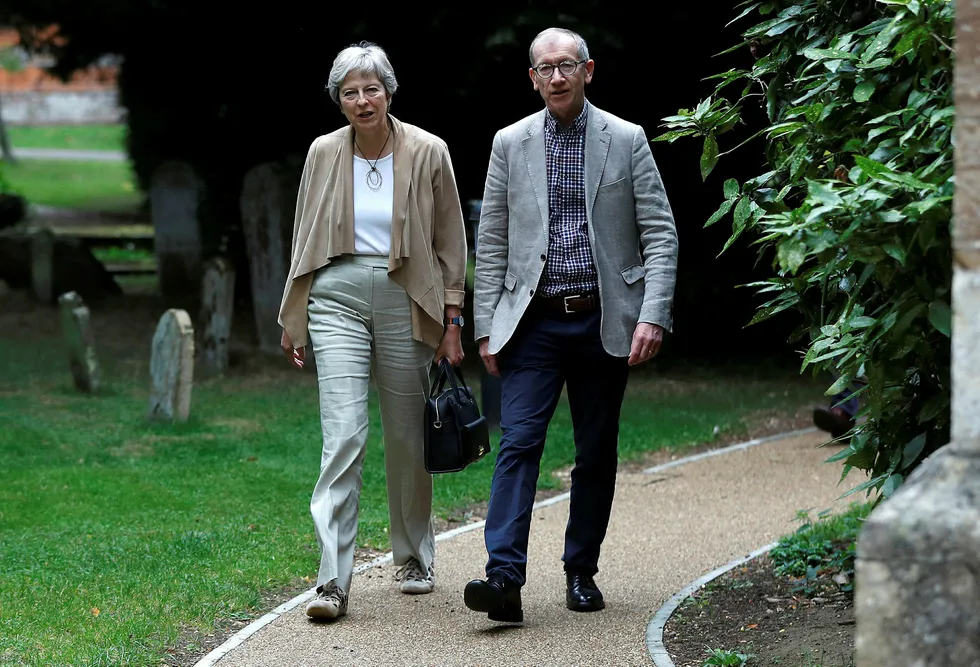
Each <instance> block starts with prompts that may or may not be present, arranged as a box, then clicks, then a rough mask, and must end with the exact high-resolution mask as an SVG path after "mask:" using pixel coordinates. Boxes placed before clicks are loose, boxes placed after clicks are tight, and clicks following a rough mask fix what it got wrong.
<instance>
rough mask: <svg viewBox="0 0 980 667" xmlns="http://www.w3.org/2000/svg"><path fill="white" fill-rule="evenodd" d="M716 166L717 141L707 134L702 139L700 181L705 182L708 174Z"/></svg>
mask: <svg viewBox="0 0 980 667" xmlns="http://www.w3.org/2000/svg"><path fill="white" fill-rule="evenodd" d="M716 164H718V140H717V139H715V135H713V134H709V135H708V136H706V137H705V138H704V149H703V150H702V152H701V180H702V181H703V180H707V178H708V174H710V173H711V170H712V169H714V168H715V165H716Z"/></svg>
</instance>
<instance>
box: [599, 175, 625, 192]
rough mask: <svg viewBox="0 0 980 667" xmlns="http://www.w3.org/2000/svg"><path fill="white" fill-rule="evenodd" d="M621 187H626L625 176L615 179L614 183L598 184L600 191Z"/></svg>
mask: <svg viewBox="0 0 980 667" xmlns="http://www.w3.org/2000/svg"><path fill="white" fill-rule="evenodd" d="M623 185H626V177H625V176H623V177H622V178H617V179H616V180H615V181H612V182H611V183H600V184H599V189H600V190H612V189H615V188H618V187H621V186H623Z"/></svg>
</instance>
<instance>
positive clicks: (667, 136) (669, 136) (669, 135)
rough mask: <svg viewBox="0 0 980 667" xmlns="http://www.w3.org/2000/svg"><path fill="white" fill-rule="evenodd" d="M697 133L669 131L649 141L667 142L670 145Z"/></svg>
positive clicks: (692, 131) (691, 131) (695, 131)
mask: <svg viewBox="0 0 980 667" xmlns="http://www.w3.org/2000/svg"><path fill="white" fill-rule="evenodd" d="M697 133H698V131H697V130H671V131H670V132H664V133H663V134H661V135H659V136H656V137H654V138H653V139H651V140H650V141H669V142H670V143H674V142H675V141H676V140H677V139H680V138H681V137H689V136H691V135H692V134H697Z"/></svg>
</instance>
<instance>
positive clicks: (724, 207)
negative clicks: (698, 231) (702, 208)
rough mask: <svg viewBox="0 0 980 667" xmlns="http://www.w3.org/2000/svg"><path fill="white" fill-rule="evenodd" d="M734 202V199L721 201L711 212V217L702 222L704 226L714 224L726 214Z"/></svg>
mask: <svg viewBox="0 0 980 667" xmlns="http://www.w3.org/2000/svg"><path fill="white" fill-rule="evenodd" d="M734 204H735V200H733V199H726V200H725V201H723V202H722V203H721V206H719V207H718V210H717V211H715V212H714V213H712V214H711V217H710V218H708V221H707V222H705V223H704V226H705V227H710V226H711V225H713V224H715V223H716V222H718V221H719V220H721V219H722V218H724V217H725V216H726V215H728V212H729V211H730V210H732V206H734Z"/></svg>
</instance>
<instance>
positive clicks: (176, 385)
mask: <svg viewBox="0 0 980 667" xmlns="http://www.w3.org/2000/svg"><path fill="white" fill-rule="evenodd" d="M193 385H194V328H193V327H192V326H191V318H190V316H189V315H188V314H187V311H185V310H178V309H176V308H171V309H170V310H168V311H167V312H165V313H164V314H163V316H162V317H161V318H160V322H159V323H158V324H157V330H156V333H155V334H153V347H152V350H151V356H150V407H149V410H148V411H147V417H148V418H149V419H151V420H158V419H159V420H162V419H166V420H171V421H186V420H187V417H188V416H190V411H191V389H192V388H193Z"/></svg>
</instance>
